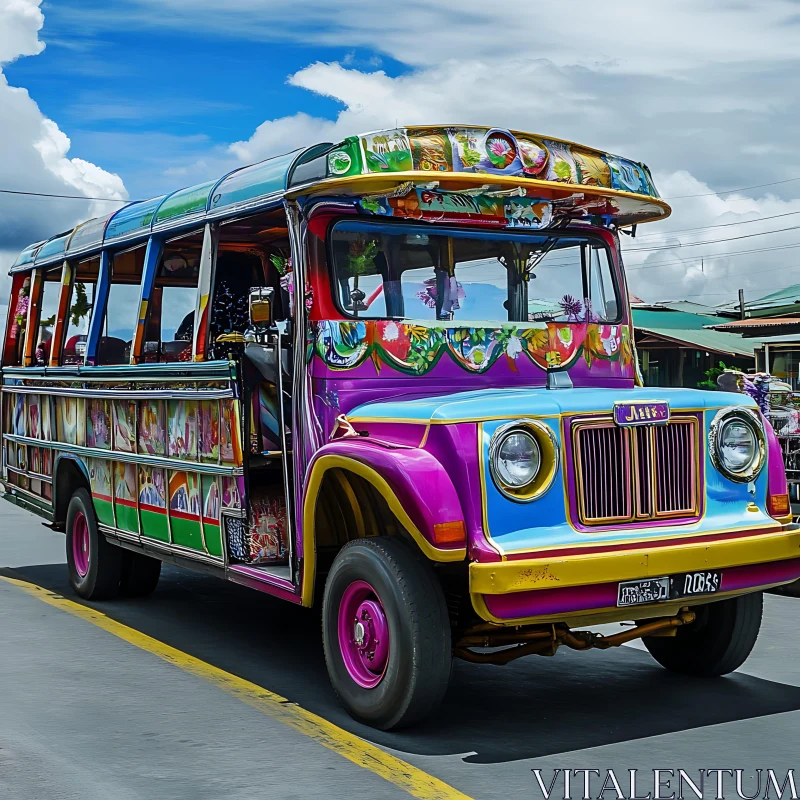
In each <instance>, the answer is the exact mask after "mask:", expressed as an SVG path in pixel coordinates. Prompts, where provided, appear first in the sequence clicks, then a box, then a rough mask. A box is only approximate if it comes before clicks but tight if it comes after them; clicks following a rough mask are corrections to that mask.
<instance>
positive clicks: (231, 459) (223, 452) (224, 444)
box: [219, 400, 242, 466]
mask: <svg viewBox="0 0 800 800" xmlns="http://www.w3.org/2000/svg"><path fill="white" fill-rule="evenodd" d="M236 402H237V401H236V400H223V401H222V416H221V418H220V432H219V445H220V448H219V449H220V457H221V460H222V463H223V464H233V465H236V466H239V465H241V463H242V447H241V443H240V442H239V419H238V414H237V413H236Z"/></svg>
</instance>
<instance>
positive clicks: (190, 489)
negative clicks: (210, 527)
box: [169, 471, 205, 550]
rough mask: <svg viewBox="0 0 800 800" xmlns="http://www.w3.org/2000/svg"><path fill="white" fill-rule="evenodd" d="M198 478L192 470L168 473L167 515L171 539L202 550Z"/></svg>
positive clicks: (184, 545) (179, 543)
mask: <svg viewBox="0 0 800 800" xmlns="http://www.w3.org/2000/svg"><path fill="white" fill-rule="evenodd" d="M200 503H201V499H200V479H199V476H198V475H196V474H195V473H193V472H182V471H181V472H173V471H170V473H169V517H170V525H171V528H172V541H173V542H174V543H175V544H178V545H182V546H183V547H190V548H191V549H193V550H204V549H205V548H204V547H203V533H202V530H201V528H200V510H201V505H200Z"/></svg>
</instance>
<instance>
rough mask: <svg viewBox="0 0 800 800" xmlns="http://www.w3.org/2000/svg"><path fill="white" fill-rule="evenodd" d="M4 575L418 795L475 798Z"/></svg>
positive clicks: (438, 799) (275, 697)
mask: <svg viewBox="0 0 800 800" xmlns="http://www.w3.org/2000/svg"><path fill="white" fill-rule="evenodd" d="M0 580H3V581H5V582H6V583H10V584H12V585H14V586H16V587H17V588H19V589H21V590H22V591H24V592H26V593H27V594H29V595H31V596H32V597H35V598H37V599H39V600H42V601H43V602H45V603H47V604H48V605H51V606H54V607H55V608H58V609H60V610H61V611H66V612H67V613H68V614H72V615H73V616H75V617H79V618H80V619H82V620H85V621H86V622H91V623H92V625H96V626H97V627H98V628H102V629H103V630H104V631H108V633H113V634H114V636H117V637H118V638H120V639H122V640H123V641H125V642H128V643H129V644H132V645H133V646H134V647H138V648H139V649H141V650H146V651H147V652H148V653H152V654H153V655H155V656H158V657H159V658H160V659H162V660H164V661H166V662H167V663H168V664H172V665H173V666H176V667H179V668H180V669H182V670H184V671H185V672H189V673H191V674H192V675H196V676H197V677H198V678H203V679H205V680H207V681H210V682H211V683H213V684H214V685H215V686H217V687H219V688H220V689H223V690H224V691H226V692H228V694H231V695H233V696H234V697H236V698H237V699H238V700H241V701H242V702H243V703H247V705H249V706H252V707H253V708H255V709H258V710H259V711H261V712H262V713H264V714H266V715H267V716H269V717H271V718H272V719H274V720H277V721H278V722H282V723H283V724H284V725H288V726H289V727H290V728H293V729H294V730H296V731H298V732H299V733H302V734H303V735H304V736H307V737H308V738H309V739H312V740H313V741H315V742H317V743H318V744H321V745H322V746H323V747H327V748H328V750H332V751H333V752H334V753H338V754H339V755H340V756H344V758H346V759H347V760H348V761H352V762H353V763H354V764H356V765H358V766H359V767H363V768H364V769H368V770H369V771H370V772H374V773H375V774H376V775H379V776H380V777H381V778H383V779H384V780H387V781H388V782H389V783H391V784H392V785H393V786H396V787H397V788H398V789H402V790H404V791H406V792H408V793H409V794H410V795H412V796H413V797H419V798H423V800H471V798H470V797H468V796H467V795H465V794H463V793H462V792H459V791H458V790H457V789H454V788H453V787H452V786H449V785H448V784H446V783H444V781H440V780H439V779H438V778H434V777H433V776H432V775H428V773H427V772H423V770H421V769H418V768H417V767H415V766H413V765H411V764H409V763H408V762H406V761H403V760H402V759H399V758H396V757H395V756H393V755H390V754H389V753H387V752H385V751H384V750H381V748H380V747H377V746H376V745H374V744H371V743H370V742H367V741H365V740H364V739H361V738H359V737H358V736H356V735H355V734H352V733H349V732H348V731H346V730H343V729H342V728H339V727H338V726H336V725H334V724H333V723H332V722H328V720H326V719H324V718H323V717H320V716H318V715H317V714H313V713H312V712H310V711H306V710H305V709H304V708H301V707H300V706H298V705H296V704H294V703H292V702H290V701H288V700H287V699H286V698H284V697H281V696H280V695H279V694H275V693H274V692H270V691H269V690H268V689H264V688H263V687H261V686H258V685H257V684H255V683H251V682H250V681H246V680H244V678H239V677H237V676H236V675H232V674H231V673H230V672H225V670H222V669H219V667H215V666H213V665H212V664H208V663H206V662H205V661H201V660H200V659H199V658H195V657H194V656H191V655H189V654H188V653H184V652H182V651H181V650H177V649H175V648H174V647H170V646H169V645H168V644H164V643H163V642H160V641H158V639H154V638H153V637H152V636H148V635H147V634H145V633H141V632H140V631H137V630H136V629H134V628H129V627H128V626H127V625H123V624H122V623H121V622H117V621H116V620H114V619H111V617H109V616H107V615H106V614H103V613H102V612H101V611H97V610H96V609H94V608H88V607H87V606H83V605H81V604H80V603H75V602H73V601H72V600H68V599H67V598H66V597H62V596H61V595H60V594H56V593H55V592H51V591H49V590H48V589H44V588H42V587H41V586H37V585H36V584H34V583H28V582H27V581H21V580H17V579H15V578H9V577H6V576H5V575H0Z"/></svg>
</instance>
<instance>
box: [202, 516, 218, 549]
mask: <svg viewBox="0 0 800 800" xmlns="http://www.w3.org/2000/svg"><path fill="white" fill-rule="evenodd" d="M203 530H204V531H205V534H206V549H207V550H208V552H209V554H210V555H212V556H219V557H220V558H222V534H221V533H220V529H219V525H214V524H212V523H210V522H204V523H203Z"/></svg>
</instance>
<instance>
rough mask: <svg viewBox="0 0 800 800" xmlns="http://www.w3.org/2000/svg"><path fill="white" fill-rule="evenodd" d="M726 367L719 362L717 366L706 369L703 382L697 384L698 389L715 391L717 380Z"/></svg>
mask: <svg viewBox="0 0 800 800" xmlns="http://www.w3.org/2000/svg"><path fill="white" fill-rule="evenodd" d="M726 369H727V367H726V366H725V364H723V362H722V361H720V362H719V366H716V367H711V369H707V370H706V371H705V376H706V379H705V380H704V381H700V383H698V384H697V388H698V389H717V388H718V386H717V378H718V377H719V376H720V375H722V373H723V372H725V370H726Z"/></svg>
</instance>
